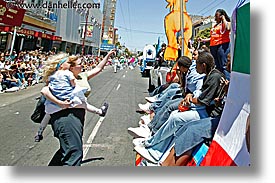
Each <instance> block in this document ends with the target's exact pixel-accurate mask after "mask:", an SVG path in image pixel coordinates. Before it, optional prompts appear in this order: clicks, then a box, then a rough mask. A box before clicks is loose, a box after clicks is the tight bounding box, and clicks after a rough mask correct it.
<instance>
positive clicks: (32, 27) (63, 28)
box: [0, 0, 102, 55]
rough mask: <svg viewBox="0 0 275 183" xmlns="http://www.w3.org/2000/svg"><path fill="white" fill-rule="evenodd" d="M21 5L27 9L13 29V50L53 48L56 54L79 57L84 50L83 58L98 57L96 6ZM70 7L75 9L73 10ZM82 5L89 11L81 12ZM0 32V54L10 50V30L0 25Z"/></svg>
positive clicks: (54, 1) (39, 1)
mask: <svg viewBox="0 0 275 183" xmlns="http://www.w3.org/2000/svg"><path fill="white" fill-rule="evenodd" d="M24 3H25V4H27V5H28V7H25V8H24V9H26V12H25V15H24V18H23V23H22V25H21V27H17V28H16V37H15V42H14V47H13V49H14V50H16V51H20V50H35V49H39V48H43V50H44V51H49V50H51V49H52V48H53V47H56V49H57V50H59V51H63V52H68V53H71V54H77V53H80V54H81V53H82V48H84V54H94V55H98V53H99V47H100V43H101V24H102V12H101V11H100V3H94V1H92V0H59V1H58V0H25V1H24ZM58 3H59V5H58ZM61 3H62V5H63V6H61V5H60V4H61ZM72 3H77V4H79V5H78V6H75V7H73V6H72ZM88 3H89V5H90V6H87V4H88ZM31 4H33V5H35V6H30V5H31ZM65 4H67V5H66V6H65ZM69 4H70V5H71V6H70V5H69ZM84 4H86V6H85V7H90V8H89V11H88V8H86V9H85V8H83V7H84ZM55 5H56V6H55ZM38 6H39V8H38ZM87 12H88V13H87ZM85 28H86V31H85ZM0 31H1V34H0V51H4V50H9V49H11V46H12V39H13V32H14V27H13V26H9V25H5V24H0ZM85 32H86V36H84V33H85Z"/></svg>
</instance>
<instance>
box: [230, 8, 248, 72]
mask: <svg viewBox="0 0 275 183" xmlns="http://www.w3.org/2000/svg"><path fill="white" fill-rule="evenodd" d="M236 22H237V23H236V24H237V30H236V41H235V49H234V61H233V65H232V70H233V71H236V72H241V73H246V74H250V3H247V4H245V5H244V6H242V7H241V8H239V9H238V10H237V21H236Z"/></svg>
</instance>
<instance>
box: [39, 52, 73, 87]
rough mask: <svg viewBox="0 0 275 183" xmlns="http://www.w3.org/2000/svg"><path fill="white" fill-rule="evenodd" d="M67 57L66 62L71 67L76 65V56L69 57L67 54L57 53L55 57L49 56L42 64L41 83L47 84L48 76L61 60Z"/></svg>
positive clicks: (53, 71)
mask: <svg viewBox="0 0 275 183" xmlns="http://www.w3.org/2000/svg"><path fill="white" fill-rule="evenodd" d="M66 57H67V62H68V63H69V64H71V67H74V66H75V65H76V61H77V59H78V57H77V56H69V55H68V54H67V53H59V54H57V55H53V56H50V57H49V58H48V59H47V60H46V61H44V63H43V67H42V69H43V81H44V82H47V81H48V78H49V76H51V75H53V74H54V73H55V72H56V70H57V68H58V64H59V63H60V62H61V60H63V59H65V58H66Z"/></svg>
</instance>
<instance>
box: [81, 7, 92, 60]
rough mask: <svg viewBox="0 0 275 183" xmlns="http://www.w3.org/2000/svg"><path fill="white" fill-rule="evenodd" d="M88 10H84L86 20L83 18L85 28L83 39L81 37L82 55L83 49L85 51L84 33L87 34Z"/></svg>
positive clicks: (82, 53)
mask: <svg viewBox="0 0 275 183" xmlns="http://www.w3.org/2000/svg"><path fill="white" fill-rule="evenodd" d="M89 10H90V9H88V10H87V12H86V17H85V18H86V20H85V28H84V35H83V39H82V52H81V55H82V56H83V55H84V51H85V39H86V34H87V25H88V18H89Z"/></svg>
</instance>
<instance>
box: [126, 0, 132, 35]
mask: <svg viewBox="0 0 275 183" xmlns="http://www.w3.org/2000/svg"><path fill="white" fill-rule="evenodd" d="M127 4H128V14H129V16H128V17H129V25H130V37H131V40H133V35H132V31H131V30H132V26H131V14H130V0H127Z"/></svg>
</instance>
